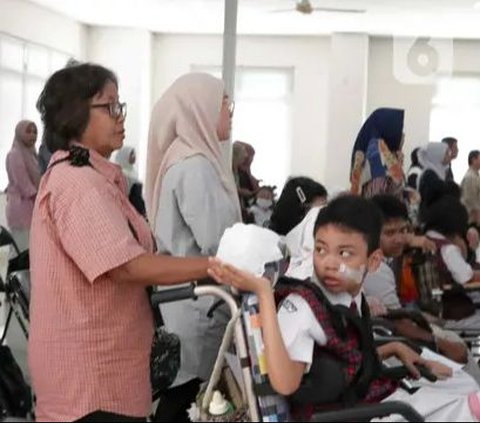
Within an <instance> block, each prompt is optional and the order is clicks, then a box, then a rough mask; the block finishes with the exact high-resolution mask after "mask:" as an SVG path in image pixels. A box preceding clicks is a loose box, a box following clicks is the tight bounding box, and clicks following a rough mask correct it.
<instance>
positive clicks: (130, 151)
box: [115, 146, 140, 191]
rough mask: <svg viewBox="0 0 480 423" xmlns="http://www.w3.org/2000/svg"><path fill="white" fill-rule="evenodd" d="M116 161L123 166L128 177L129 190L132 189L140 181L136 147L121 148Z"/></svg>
mask: <svg viewBox="0 0 480 423" xmlns="http://www.w3.org/2000/svg"><path fill="white" fill-rule="evenodd" d="M115 162H116V163H117V164H118V165H119V166H120V167H121V168H122V170H123V174H124V175H125V177H126V178H127V183H128V191H130V189H131V188H132V186H133V184H136V183H139V182H140V181H139V179H138V173H137V170H136V169H135V162H136V155H135V149H134V148H133V147H128V146H127V147H123V148H121V149H120V150H119V151H118V153H117V154H116V156H115Z"/></svg>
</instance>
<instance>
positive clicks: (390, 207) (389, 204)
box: [372, 194, 408, 223]
mask: <svg viewBox="0 0 480 423" xmlns="http://www.w3.org/2000/svg"><path fill="white" fill-rule="evenodd" d="M372 202H373V203H374V204H375V205H376V206H377V207H378V210H380V213H382V217H383V222H384V223H385V222H386V221H388V220H393V219H403V220H408V209H407V206H406V205H405V203H403V202H402V201H400V200H399V199H398V198H397V197H394V196H393V195H386V194H385V195H376V196H375V197H373V198H372Z"/></svg>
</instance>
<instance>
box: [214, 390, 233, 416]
mask: <svg viewBox="0 0 480 423" xmlns="http://www.w3.org/2000/svg"><path fill="white" fill-rule="evenodd" d="M232 409H233V407H232V405H231V404H230V403H229V402H228V401H227V400H226V399H225V398H224V396H223V395H222V393H221V392H220V391H214V392H213V396H212V401H211V402H210V406H209V407H208V412H209V413H210V415H212V416H223V415H225V414H227V413H229V412H230V411H232Z"/></svg>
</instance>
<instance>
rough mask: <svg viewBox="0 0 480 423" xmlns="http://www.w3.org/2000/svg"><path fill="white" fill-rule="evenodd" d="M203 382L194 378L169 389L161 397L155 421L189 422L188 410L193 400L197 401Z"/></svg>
mask: <svg viewBox="0 0 480 423" xmlns="http://www.w3.org/2000/svg"><path fill="white" fill-rule="evenodd" d="M201 383H202V381H201V380H200V379H194V380H191V381H190V382H187V383H185V384H183V385H180V386H176V387H175V388H171V389H168V390H167V391H166V392H165V393H163V394H162V396H161V397H160V403H159V405H158V408H157V411H156V412H155V416H154V419H153V421H154V422H189V421H190V419H189V418H188V413H187V410H188V409H189V408H190V406H191V405H192V402H195V399H196V398H197V394H198V391H199V390H200V385H201Z"/></svg>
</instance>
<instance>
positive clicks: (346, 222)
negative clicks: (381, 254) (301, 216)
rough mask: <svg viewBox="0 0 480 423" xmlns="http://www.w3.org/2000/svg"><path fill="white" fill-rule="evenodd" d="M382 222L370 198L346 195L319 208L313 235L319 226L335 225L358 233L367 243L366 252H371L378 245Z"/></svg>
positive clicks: (378, 211)
mask: <svg viewBox="0 0 480 423" xmlns="http://www.w3.org/2000/svg"><path fill="white" fill-rule="evenodd" d="M382 224H383V222H382V215H381V213H380V210H379V209H378V207H377V206H376V205H375V204H374V203H373V202H372V201H371V200H367V199H365V198H362V197H358V196H353V195H346V196H343V197H339V198H337V199H335V200H333V201H332V202H331V203H330V204H328V205H327V206H326V207H324V208H323V209H322V210H320V212H319V214H318V217H317V220H316V222H315V230H314V236H315V235H316V233H317V231H318V230H319V229H320V228H321V227H324V226H327V225H336V226H339V227H341V228H344V229H347V230H351V231H353V232H358V233H360V234H361V235H362V236H363V237H364V239H365V242H366V243H367V247H368V254H371V253H373V252H374V251H375V250H377V249H378V248H379V246H380V234H381V232H382Z"/></svg>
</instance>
